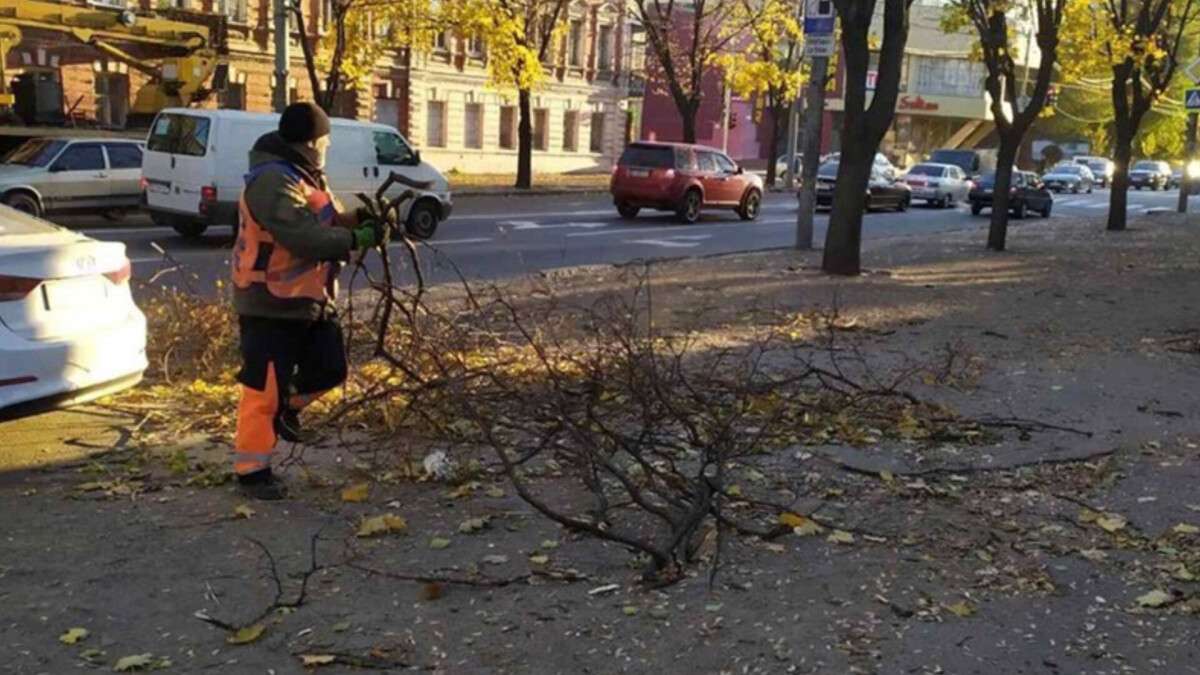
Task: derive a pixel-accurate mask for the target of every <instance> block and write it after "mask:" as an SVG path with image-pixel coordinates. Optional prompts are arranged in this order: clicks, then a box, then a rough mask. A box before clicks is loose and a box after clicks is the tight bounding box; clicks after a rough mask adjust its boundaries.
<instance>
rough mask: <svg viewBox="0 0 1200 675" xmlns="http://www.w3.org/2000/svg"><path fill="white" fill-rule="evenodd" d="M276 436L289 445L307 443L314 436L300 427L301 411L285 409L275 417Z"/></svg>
mask: <svg viewBox="0 0 1200 675" xmlns="http://www.w3.org/2000/svg"><path fill="white" fill-rule="evenodd" d="M275 435H276V436H278V437H280V438H282V439H283V440H285V441H287V442H289V443H307V442H308V441H309V440H310V439H311V437H312V434H309V433H306V432H305V431H304V428H303V427H301V426H300V411H298V410H292V409H291V408H284V409H283V410H280V411H279V414H278V415H276V416H275Z"/></svg>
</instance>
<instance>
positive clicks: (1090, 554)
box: [1079, 548, 1108, 562]
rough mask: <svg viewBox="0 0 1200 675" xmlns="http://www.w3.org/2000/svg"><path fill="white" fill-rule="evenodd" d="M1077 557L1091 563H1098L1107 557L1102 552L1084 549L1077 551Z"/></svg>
mask: <svg viewBox="0 0 1200 675" xmlns="http://www.w3.org/2000/svg"><path fill="white" fill-rule="evenodd" d="M1079 555H1081V556H1083V557H1085V558H1087V559H1088V560H1091V561H1092V562H1100V561H1102V560H1104V559H1105V558H1107V557H1108V554H1107V553H1105V552H1104V551H1101V550H1099V549H1095V548H1085V549H1082V550H1080V551H1079Z"/></svg>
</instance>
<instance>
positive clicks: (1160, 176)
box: [1129, 159, 1171, 190]
mask: <svg viewBox="0 0 1200 675" xmlns="http://www.w3.org/2000/svg"><path fill="white" fill-rule="evenodd" d="M1170 184H1171V165H1170V164H1167V163H1166V162H1160V161H1157V160H1150V159H1144V160H1142V161H1140V162H1138V163H1136V164H1134V165H1133V168H1132V169H1130V171H1129V187H1132V188H1135V189H1138V190H1141V189H1143V188H1144V189H1148V190H1166V189H1167V186H1169V185H1170Z"/></svg>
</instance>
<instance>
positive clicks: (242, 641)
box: [225, 623, 267, 645]
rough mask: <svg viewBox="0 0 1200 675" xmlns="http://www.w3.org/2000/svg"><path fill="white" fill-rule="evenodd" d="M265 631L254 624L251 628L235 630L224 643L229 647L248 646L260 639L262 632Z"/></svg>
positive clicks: (258, 624)
mask: <svg viewBox="0 0 1200 675" xmlns="http://www.w3.org/2000/svg"><path fill="white" fill-rule="evenodd" d="M266 629H267V627H266V626H264V625H262V624H261V623H256V624H254V625H253V626H246V627H245V628H239V629H237V631H235V632H234V633H233V634H232V635H230V636H229V637H227V638H225V641H226V642H228V643H229V644H231V645H248V644H250V643H251V642H254V641H255V640H257V639H258V638H260V637H262V634H263V631H265V630H266Z"/></svg>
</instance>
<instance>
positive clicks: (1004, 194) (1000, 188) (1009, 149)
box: [987, 128, 1025, 251]
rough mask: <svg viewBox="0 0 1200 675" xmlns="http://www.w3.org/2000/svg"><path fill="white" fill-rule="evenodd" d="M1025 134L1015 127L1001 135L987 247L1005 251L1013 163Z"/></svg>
mask: <svg viewBox="0 0 1200 675" xmlns="http://www.w3.org/2000/svg"><path fill="white" fill-rule="evenodd" d="M1024 136H1025V134H1024V133H1021V132H1020V131H1019V130H1017V129H1015V128H1009V130H1008V133H1005V134H1001V135H1000V152H999V153H998V155H997V158H996V162H997V164H996V183H995V185H993V186H992V222H991V226H990V227H989V228H988V241H987V247H988V248H989V249H991V250H993V251H1003V250H1004V246H1005V240H1006V239H1007V238H1008V208H1009V207H1008V196H1009V192H1008V191H1009V188H1011V187H1012V175H1013V163H1014V162H1015V161H1016V159H1017V151H1018V150H1020V149H1021V139H1022V138H1023V137H1024Z"/></svg>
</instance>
